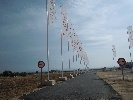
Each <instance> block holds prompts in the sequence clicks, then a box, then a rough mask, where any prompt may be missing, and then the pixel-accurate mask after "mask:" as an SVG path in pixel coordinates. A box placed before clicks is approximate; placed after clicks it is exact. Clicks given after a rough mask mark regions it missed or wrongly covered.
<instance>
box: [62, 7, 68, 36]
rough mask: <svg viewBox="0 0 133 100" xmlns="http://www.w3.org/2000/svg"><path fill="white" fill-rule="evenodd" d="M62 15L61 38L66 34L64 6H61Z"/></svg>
mask: <svg viewBox="0 0 133 100" xmlns="http://www.w3.org/2000/svg"><path fill="white" fill-rule="evenodd" d="M61 15H62V36H63V37H65V36H66V34H67V13H66V8H65V6H61Z"/></svg>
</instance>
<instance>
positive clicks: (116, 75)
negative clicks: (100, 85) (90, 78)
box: [97, 69, 133, 100]
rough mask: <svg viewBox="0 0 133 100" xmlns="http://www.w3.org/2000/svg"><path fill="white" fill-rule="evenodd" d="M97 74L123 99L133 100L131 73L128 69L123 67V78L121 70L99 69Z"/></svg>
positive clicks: (132, 77) (132, 74)
mask: <svg viewBox="0 0 133 100" xmlns="http://www.w3.org/2000/svg"><path fill="white" fill-rule="evenodd" d="M97 75H98V76H99V77H100V78H102V79H103V80H105V81H106V82H107V83H108V84H110V85H111V86H112V87H113V89H114V90H116V91H117V92H118V93H119V94H120V95H122V97H123V100H133V73H131V70H130V69H124V80H122V72H121V70H115V71H114V70H113V71H99V72H97Z"/></svg>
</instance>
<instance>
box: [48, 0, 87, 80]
mask: <svg viewBox="0 0 133 100" xmlns="http://www.w3.org/2000/svg"><path fill="white" fill-rule="evenodd" d="M46 12H47V62H48V80H49V47H48V38H49V36H48V28H49V27H48V26H49V24H50V23H53V22H54V21H55V20H56V17H55V13H56V11H55V1H54V0H46ZM61 15H62V33H61V59H62V77H63V52H62V38H63V37H65V36H67V37H69V38H70V39H68V51H69V46H70V43H71V45H72V47H73V52H74V50H75V51H77V52H78V58H79V56H80V57H81V60H83V61H84V65H85V63H86V67H88V64H89V61H88V57H87V54H86V52H85V51H83V49H82V47H81V46H82V43H81V42H80V41H79V39H78V36H77V35H76V34H75V30H74V29H73V30H72V28H71V25H72V24H71V22H70V20H67V13H66V9H65V6H61ZM70 40H71V41H70ZM76 60H77V55H76ZM81 60H80V64H81ZM73 62H74V55H73ZM70 66H71V65H70V56H69V69H70Z"/></svg>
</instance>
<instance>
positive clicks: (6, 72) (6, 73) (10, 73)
mask: <svg viewBox="0 0 133 100" xmlns="http://www.w3.org/2000/svg"><path fill="white" fill-rule="evenodd" d="M26 75H27V73H26V72H21V73H19V72H12V71H8V70H5V71H4V72H3V73H1V74H0V76H3V77H15V76H26Z"/></svg>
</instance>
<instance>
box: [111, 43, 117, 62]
mask: <svg viewBox="0 0 133 100" xmlns="http://www.w3.org/2000/svg"><path fill="white" fill-rule="evenodd" d="M112 47H113V49H112V51H113V56H114V57H116V50H115V45H112ZM114 57H113V60H114Z"/></svg>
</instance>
